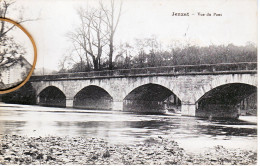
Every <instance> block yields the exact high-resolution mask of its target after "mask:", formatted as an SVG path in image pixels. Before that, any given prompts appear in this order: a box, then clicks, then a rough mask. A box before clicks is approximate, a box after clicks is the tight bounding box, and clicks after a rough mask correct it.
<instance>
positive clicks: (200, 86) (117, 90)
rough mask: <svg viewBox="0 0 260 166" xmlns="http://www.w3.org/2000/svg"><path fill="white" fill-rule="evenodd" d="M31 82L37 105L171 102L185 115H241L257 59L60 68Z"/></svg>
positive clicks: (155, 107)
mask: <svg viewBox="0 0 260 166" xmlns="http://www.w3.org/2000/svg"><path fill="white" fill-rule="evenodd" d="M30 82H31V84H32V86H33V87H34V88H35V90H36V95H37V103H38V104H39V105H47V106H60V107H76V108H88V109H113V110H125V111H139V112H157V111H159V112H160V111H163V110H165V109H166V107H168V108H169V107H171V108H172V109H181V114H182V115H187V116H202V117H205V116H206V117H209V116H215V117H237V116H238V109H237V108H238V107H237V106H238V104H240V103H241V101H242V100H243V99H244V98H246V97H248V96H250V95H251V94H254V93H256V91H257V64H256V63H236V64H232V63H230V64H213V65H212V64H210V65H196V66H195V65H185V66H166V67H155V68H135V69H122V70H110V71H93V72H81V73H62V74H57V75H44V76H32V77H31V79H30ZM169 98H170V100H169ZM169 101H170V106H169V104H168V105H167V104H166V103H169Z"/></svg>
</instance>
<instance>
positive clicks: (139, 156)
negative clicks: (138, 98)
mask: <svg viewBox="0 0 260 166" xmlns="http://www.w3.org/2000/svg"><path fill="white" fill-rule="evenodd" d="M0 139H1V141H0V164H1V165H6V164H12V165H13V164H23V165H27V164H30V165H35V164H37V165H39V164H45V165H54V164H55V165H63V164H69V165H75V164H79V165H81V164H102V165H103V164H121V165H122V164H124V165H125V164H126V165H129V164H132V165H136V164H145V165H147V164H158V165H161V164H166V165H168V164H170V165H191V164H197V165H224V164H225V165H226V164H228V165H252V164H256V163H257V153H256V152H253V151H245V150H241V149H226V148H224V147H222V146H216V147H212V148H210V149H208V151H206V152H204V153H203V154H189V153H186V152H185V150H184V149H183V148H181V147H179V145H178V143H177V142H175V141H173V140H170V139H166V138H163V137H160V136H159V137H157V138H153V137H151V138H148V139H146V140H145V141H144V142H140V143H138V144H132V145H116V144H109V143H108V142H106V141H105V140H104V139H99V138H87V137H75V138H71V137H52V136H49V137H24V136H17V135H4V136H1V138H0Z"/></svg>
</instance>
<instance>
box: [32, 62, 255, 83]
mask: <svg viewBox="0 0 260 166" xmlns="http://www.w3.org/2000/svg"><path fill="white" fill-rule="evenodd" d="M228 71H257V63H256V62H243V63H220V64H202V65H179V66H161V67H147V68H133V69H118V70H104V71H91V72H77V73H59V74H52V75H40V76H32V77H31V79H32V80H35V79H36V80H37V78H39V79H41V80H44V79H66V78H89V77H112V76H135V75H136V76H138V75H156V74H157V75H158V74H173V75H174V74H186V73H187V74H189V73H214V72H228Z"/></svg>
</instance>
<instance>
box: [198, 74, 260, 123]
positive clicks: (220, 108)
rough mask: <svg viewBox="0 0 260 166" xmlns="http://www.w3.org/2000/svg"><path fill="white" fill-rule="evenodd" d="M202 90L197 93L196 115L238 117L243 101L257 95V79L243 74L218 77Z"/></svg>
mask: <svg viewBox="0 0 260 166" xmlns="http://www.w3.org/2000/svg"><path fill="white" fill-rule="evenodd" d="M220 78H221V79H220ZM200 92H201V93H197V99H196V116H200V117H210V116H211V117H228V118H230V117H232V118H236V117H238V116H239V114H240V112H239V110H240V108H239V107H241V106H240V104H241V102H243V103H244V100H245V99H246V98H248V97H250V96H252V95H256V93H257V80H256V78H254V77H249V76H242V75H230V76H228V77H218V78H217V79H214V80H213V81H211V83H210V84H208V85H205V86H204V87H202V89H201V91H200ZM254 98H255V97H254ZM251 104H252V103H251Z"/></svg>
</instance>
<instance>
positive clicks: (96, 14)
mask: <svg viewBox="0 0 260 166" xmlns="http://www.w3.org/2000/svg"><path fill="white" fill-rule="evenodd" d="M78 15H79V18H80V21H81V23H80V25H79V27H78V28H77V29H76V30H75V32H70V33H68V37H69V38H70V40H71V41H72V43H73V45H74V49H75V50H76V51H77V52H78V51H79V50H83V53H84V55H85V57H86V60H87V61H88V56H90V57H91V58H92V63H93V65H94V70H99V69H100V58H101V56H102V53H103V50H104V47H105V46H107V44H108V42H107V40H106V39H107V36H108V31H107V27H106V24H105V22H104V20H103V18H104V12H102V10H100V9H94V8H91V9H86V10H85V9H82V8H81V9H79V10H78ZM78 53H79V52H78Z"/></svg>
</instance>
